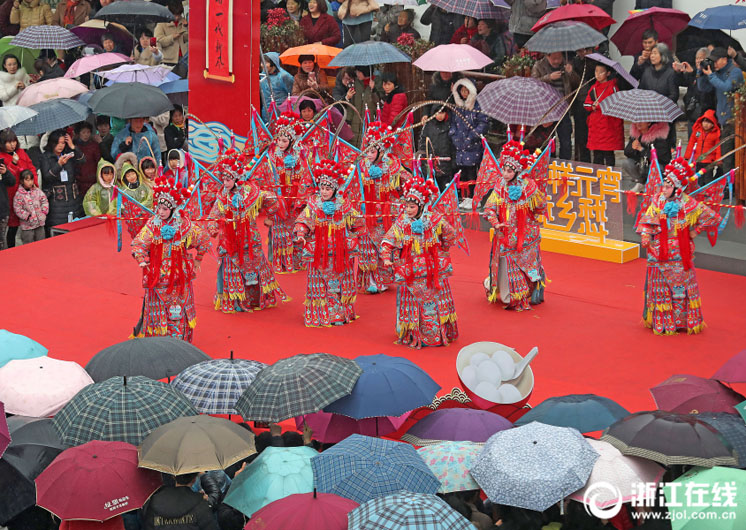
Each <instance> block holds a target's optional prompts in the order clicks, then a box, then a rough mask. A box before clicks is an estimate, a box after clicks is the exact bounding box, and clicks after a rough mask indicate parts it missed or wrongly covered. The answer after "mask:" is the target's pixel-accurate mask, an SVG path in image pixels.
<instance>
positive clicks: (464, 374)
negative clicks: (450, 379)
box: [461, 365, 479, 388]
mask: <svg viewBox="0 0 746 530" xmlns="http://www.w3.org/2000/svg"><path fill="white" fill-rule="evenodd" d="M461 381H463V382H464V385H466V386H467V387H468V388H474V387H475V386H476V385H477V383H478V382H479V381H477V370H476V368H474V367H473V366H472V365H467V366H466V367H465V368H464V369H463V370H461Z"/></svg>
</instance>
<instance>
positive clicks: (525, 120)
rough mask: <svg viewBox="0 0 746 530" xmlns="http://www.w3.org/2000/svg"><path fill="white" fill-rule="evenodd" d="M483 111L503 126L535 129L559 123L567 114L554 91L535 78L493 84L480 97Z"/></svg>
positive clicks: (565, 106) (565, 104) (558, 94)
mask: <svg viewBox="0 0 746 530" xmlns="http://www.w3.org/2000/svg"><path fill="white" fill-rule="evenodd" d="M477 102H479V106H480V107H481V109H482V111H484V112H486V113H487V114H489V115H490V116H492V117H493V118H495V119H496V120H499V121H501V122H503V123H511V124H517V125H528V126H532V127H533V126H534V125H539V124H541V123H548V122H552V121H558V120H560V119H561V118H562V115H563V114H564V113H565V111H566V110H567V102H566V101H562V94H560V93H559V92H558V91H557V90H556V89H555V88H554V87H552V86H551V85H549V84H548V83H544V82H543V81H539V80H538V79H534V78H533V77H509V78H508V79H500V80H499V81H493V82H492V83H490V84H489V85H487V86H486V87H484V89H483V90H482V91H481V92H480V93H479V95H478V96H477Z"/></svg>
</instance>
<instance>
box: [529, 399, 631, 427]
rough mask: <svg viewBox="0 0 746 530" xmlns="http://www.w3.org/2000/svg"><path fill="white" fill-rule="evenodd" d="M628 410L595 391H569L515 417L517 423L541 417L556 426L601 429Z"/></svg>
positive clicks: (627, 414)
mask: <svg viewBox="0 0 746 530" xmlns="http://www.w3.org/2000/svg"><path fill="white" fill-rule="evenodd" d="M625 416H629V411H628V410H627V409H625V408H624V407H622V406H621V405H619V404H618V403H616V402H615V401H612V400H610V399H609V398H605V397H601V396H596V395H595V394H570V395H569V396H559V397H553V398H549V399H547V400H545V401H542V402H541V403H539V404H538V405H536V406H535V407H533V408H532V409H531V410H529V411H528V412H527V413H526V414H524V415H523V416H521V417H520V418H519V419H518V420H516V422H515V425H516V427H518V426H520V425H526V424H528V423H531V422H532V421H540V422H541V423H545V424H547V425H555V426H557V427H572V428H573V429H577V430H579V431H580V432H593V431H602V430H604V429H606V428H607V427H608V426H609V425H611V424H612V423H614V422H615V421H617V420H619V419H621V418H624V417H625Z"/></svg>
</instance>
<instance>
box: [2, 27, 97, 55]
mask: <svg viewBox="0 0 746 530" xmlns="http://www.w3.org/2000/svg"><path fill="white" fill-rule="evenodd" d="M10 44H11V45H12V46H18V47H20V48H30V49H32V50H43V49H46V48H49V49H52V50H69V49H70V48H77V47H78V46H85V42H83V41H82V40H80V38H79V37H78V36H77V35H75V34H74V33H73V32H72V31H70V30H67V29H65V28H63V27H61V26H29V27H27V28H26V29H24V30H23V31H21V32H20V33H19V34H18V35H16V36H15V37H13V40H12V41H10Z"/></svg>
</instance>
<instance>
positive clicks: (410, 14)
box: [381, 9, 420, 43]
mask: <svg viewBox="0 0 746 530" xmlns="http://www.w3.org/2000/svg"><path fill="white" fill-rule="evenodd" d="M413 23H414V11H412V10H411V9H405V10H404V11H400V12H399V16H398V17H397V18H396V24H391V23H388V24H386V26H385V27H384V28H383V34H382V35H381V40H382V41H383V42H392V43H396V42H397V40H398V39H399V37H401V36H402V35H404V34H405V33H408V34H410V35H412V38H413V39H415V40H417V39H419V38H420V32H419V31H417V30H416V29H414V28H413V27H412V24H413Z"/></svg>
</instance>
